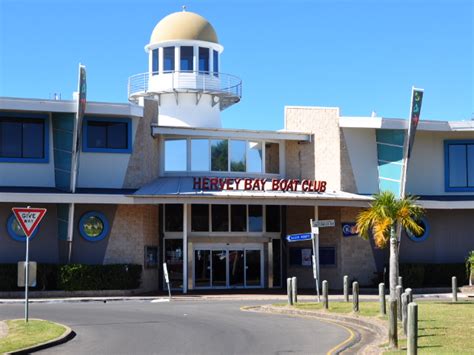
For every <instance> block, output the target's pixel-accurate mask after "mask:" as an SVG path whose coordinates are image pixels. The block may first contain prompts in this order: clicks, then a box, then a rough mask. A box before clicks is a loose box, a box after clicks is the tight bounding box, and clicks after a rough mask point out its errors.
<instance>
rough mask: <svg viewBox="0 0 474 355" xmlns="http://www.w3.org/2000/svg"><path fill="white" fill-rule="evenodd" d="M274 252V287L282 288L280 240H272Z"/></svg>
mask: <svg viewBox="0 0 474 355" xmlns="http://www.w3.org/2000/svg"><path fill="white" fill-rule="evenodd" d="M272 251H273V286H274V287H278V286H281V241H280V239H273V240H272Z"/></svg>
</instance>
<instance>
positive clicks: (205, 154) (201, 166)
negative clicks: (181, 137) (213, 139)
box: [191, 139, 209, 171]
mask: <svg viewBox="0 0 474 355" xmlns="http://www.w3.org/2000/svg"><path fill="white" fill-rule="evenodd" d="M191 170H192V171H209V140H207V139H192V140H191Z"/></svg>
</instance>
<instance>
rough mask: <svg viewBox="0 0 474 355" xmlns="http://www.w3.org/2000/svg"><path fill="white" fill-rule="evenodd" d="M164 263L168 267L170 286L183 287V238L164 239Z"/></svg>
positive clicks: (174, 287)
mask: <svg viewBox="0 0 474 355" xmlns="http://www.w3.org/2000/svg"><path fill="white" fill-rule="evenodd" d="M164 259H165V263H166V267H167V268H168V275H169V281H170V288H172V289H180V288H182V287H183V240H182V239H165V257H164ZM163 282H164V280H163Z"/></svg>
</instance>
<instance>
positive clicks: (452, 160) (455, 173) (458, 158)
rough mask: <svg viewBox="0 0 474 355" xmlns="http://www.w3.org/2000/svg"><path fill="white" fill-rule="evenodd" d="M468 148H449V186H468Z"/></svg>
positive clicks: (455, 146)
mask: <svg viewBox="0 0 474 355" xmlns="http://www.w3.org/2000/svg"><path fill="white" fill-rule="evenodd" d="M466 156H467V155H466V146H465V145H464V144H460V145H454V144H453V145H450V146H449V186H451V187H465V186H466V185H467V170H466V168H467V167H466Z"/></svg>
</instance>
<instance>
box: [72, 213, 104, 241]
mask: <svg viewBox="0 0 474 355" xmlns="http://www.w3.org/2000/svg"><path fill="white" fill-rule="evenodd" d="M79 232H80V233H81V236H82V237H83V238H84V239H86V240H88V241H90V242H98V241H100V240H102V239H104V238H105V237H106V236H107V234H108V233H109V222H108V221H107V218H106V217H105V215H104V214H102V213H100V212H97V211H92V212H88V213H86V214H84V215H83V216H82V217H81V219H80V221H79Z"/></svg>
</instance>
